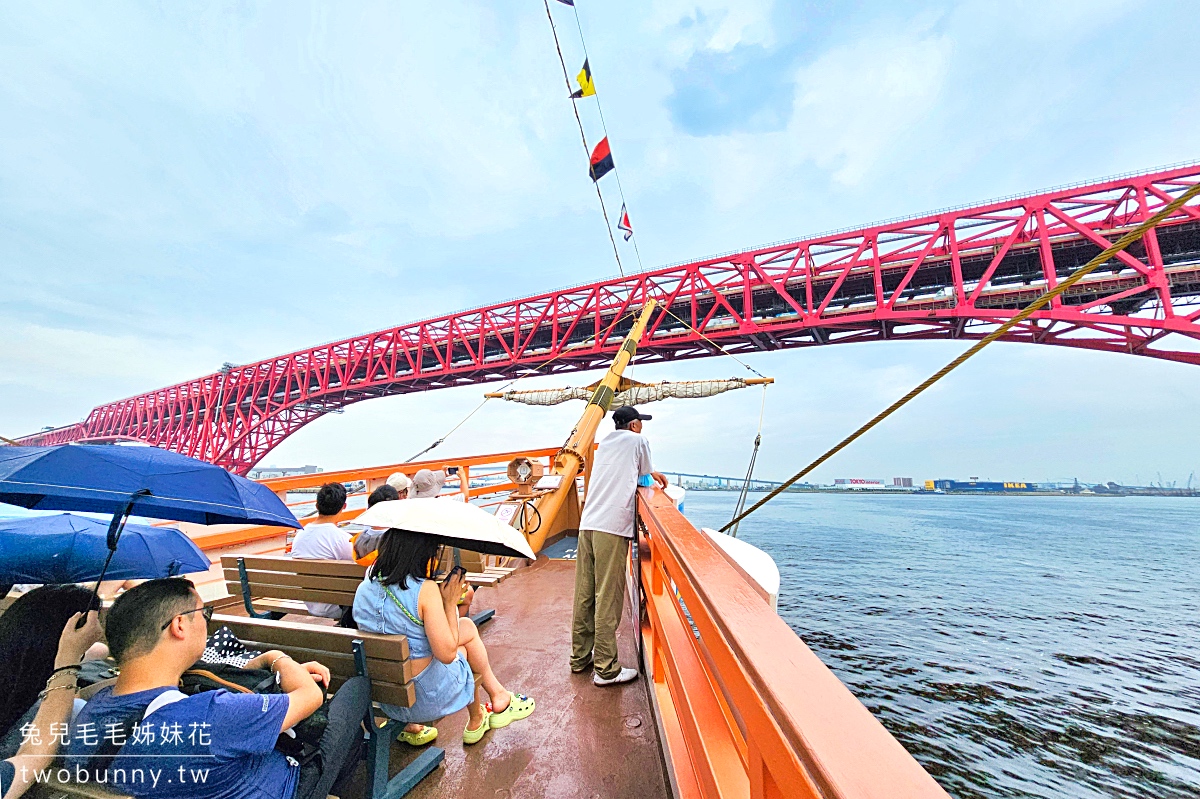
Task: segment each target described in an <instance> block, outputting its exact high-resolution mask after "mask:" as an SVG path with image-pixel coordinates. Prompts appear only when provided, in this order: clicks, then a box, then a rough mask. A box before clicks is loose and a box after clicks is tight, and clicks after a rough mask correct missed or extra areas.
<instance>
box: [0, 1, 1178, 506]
mask: <svg viewBox="0 0 1200 799" xmlns="http://www.w3.org/2000/svg"><path fill="white" fill-rule="evenodd" d="M578 1H579V8H580V12H581V17H582V23H583V29H584V32H585V34H586V36H587V41H588V54H589V56H590V58H591V66H592V69H593V73H594V75H595V77H596V82H597V86H598V88H599V91H600V92H601V99H602V102H603V104H604V112H605V120H606V122H607V126H608V132H609V134H610V136H611V141H612V148H613V153H614V156H615V158H616V161H617V164H618V166H619V168H620V174H621V180H622V183H623V187H624V192H625V195H626V198H627V200H628V202H629V209H630V213H631V216H632V218H633V222H634V226H635V228H636V229H637V232H638V241H639V245H640V249H641V255H642V260H643V263H644V265H645V266H646V267H647V268H649V267H652V266H655V265H659V264H663V263H668V262H676V261H681V260H685V259H689V258H693V257H698V256H703V255H705V254H708V253H712V252H718V251H727V250H733V249H739V248H743V247H748V246H751V245H754V244H757V243H760V242H764V241H774V240H779V239H785V238H795V237H798V236H802V235H805V234H810V233H815V232H819V231H821V230H825V229H829V228H837V227H844V226H848V225H855V224H865V223H869V222H871V221H873V220H876V219H882V218H890V217H896V216H906V215H915V214H917V213H919V212H921V211H924V210H928V209H931V208H938V207H943V206H947V205H954V204H959V203H968V202H973V201H979V200H984V199H987V198H990V197H994V196H1001V195H1008V194H1014V193H1020V192H1024V191H1031V190H1034V189H1038V188H1042V187H1047V186H1053V185H1058V184H1062V183H1068V182H1074V181H1081V180H1088V179H1092V178H1097V177H1101V176H1105V175H1109V174H1113V173H1119V172H1125V171H1132V170H1139V169H1147V168H1151V167H1154V166H1158V165H1162V164H1167V163H1173V162H1177V161H1184V160H1191V159H1194V158H1197V157H1200V150H1197V147H1196V141H1197V138H1196V130H1197V129H1198V127H1200V124H1198V123H1200V88H1198V87H1197V84H1196V81H1195V80H1194V77H1193V76H1192V74H1191V70H1189V69H1188V68H1187V62H1186V59H1185V58H1183V57H1181V56H1180V53H1182V52H1183V50H1182V49H1181V48H1184V45H1183V44H1182V43H1185V42H1189V41H1194V40H1195V39H1196V38H1197V36H1200V15H1197V14H1196V13H1195V8H1194V5H1193V4H1191V3H1189V2H1184V1H1183V0H1180V1H1179V2H1157V3H1149V2H1132V1H1131V2H1119V1H1117V0H1089V1H1088V2H1055V3H1044V2H1037V3H1035V2H1007V3H991V2H963V3H945V2H926V3H882V2H880V3H871V2H855V3H841V4H837V5H836V6H834V5H832V4H818V3H774V2H770V0H739V1H738V2H732V1H731V0H698V1H697V0H650V1H647V0H643V2H606V3H594V2H590V1H589V0H578ZM551 5H552V6H554V8H553V9H552V11H553V12H554V14H555V18H556V21H557V23H558V27H559V31H560V35H561V37H562V40H563V46H564V50H565V53H566V58H567V61H568V66H570V67H571V72H572V74H573V73H574V72H575V71H576V70H577V69H578V64H579V63H581V62H582V60H583V52H582V49H581V48H580V46H579V41H578V36H577V33H576V31H575V29H574V25H575V22H574V18H573V16H571V13H570V9H569V8H567V7H565V6H561V5H559V4H557V3H551ZM1184 49H1186V48H1184ZM564 94H565V91H564V87H563V84H562V74H561V69H560V67H559V65H558V62H557V56H556V55H555V53H554V49H553V42H552V40H551V38H550V34H549V29H548V26H547V21H546V18H545V11H544V9H543V7H542V5H541V4H540V2H531V1H530V0H526V1H525V2H521V3H516V2H487V3H484V2H462V3H454V4H429V3H421V4H418V3H403V4H402V3H394V2H389V3H370V2H363V3H355V4H350V5H348V4H334V3H309V4H305V5H303V6H301V5H300V4H295V3H282V2H279V3H235V2H226V3H201V2H193V3H167V4H150V3H119V2H114V3H106V4H104V5H103V7H100V6H97V5H95V4H87V3H40V4H21V5H14V4H7V5H5V6H4V7H3V9H0V282H2V285H3V299H2V302H0V319H2V322H3V324H2V325H0V433H3V434H4V435H17V434H23V433H27V432H31V431H33V430H36V429H38V428H40V427H41V426H43V425H51V424H62V423H67V422H71V421H75V420H77V419H80V418H82V417H83V416H85V415H86V414H87V412H88V411H89V410H90V409H91V408H92V407H93V406H94V405H96V404H99V403H102V402H105V401H108V400H112V399H117V398H120V397H123V396H127V395H130V394H134V393H139V392H141V391H144V390H148V389H151V388H154V387H157V386H160V385H166V384H170V383H173V382H177V381H179V380H184V379H187V378H191V377H194V376H196V375H199V374H202V373H206V372H210V371H212V370H214V369H216V368H217V367H219V366H220V364H221V363H222V362H225V361H230V362H234V363H242V362H248V361H253V360H258V359H260V358H264V357H269V356H272V355H276V354H279V353H283V352H288V351H291V350H293V349H297V348H300V347H303V346H306V345H310V344H315V343H318V342H321V341H327V340H333V339H338V338H342V337H345V336H349V335H353V334H356V333H361V332H365V331H367V330H371V329H375V328H382V327H387V326H391V325H394V324H399V323H402V322H405V321H410V320H413V319H416V318H421V317H425V316H429V315H433V314H438V313H443V312H450V311H454V310H459V309H462V308H465V307H469V306H471V305H476V304H483V303H488V302H493V301H498V300H501V299H505V298H508V297H515V296H521V295H524V294H527V293H532V292H536V291H540V290H544V289H546V288H550V287H555V286H562V285H567V284H571V283H575V282H579V281H584V280H589V279H595V278H600V277H604V276H607V275H610V274H613V273H614V272H615V264H614V263H613V260H612V252H611V248H610V246H609V244H608V239H607V234H606V233H605V232H604V229H603V223H602V221H601V219H600V215H599V210H598V207H597V203H596V198H595V194H594V191H593V189H592V184H591V181H590V180H589V179H588V178H587V175H586V166H585V164H586V159H585V157H584V154H583V152H582V148H581V145H580V143H579V138H578V133H577V131H576V130H575V128H574V125H575V123H574V118H573V116H572V114H571V109H570V105H569V102H568V101H567V100H566V99H565V97H564ZM581 108H582V110H583V111H584V121H585V124H586V125H587V126H588V128H589V135H590V136H591V138H592V140H593V141H594V140H595V139H596V138H598V137H599V120H598V118H597V117H596V116H595V114H594V107H593V106H592V105H591V104H588V105H585V106H581ZM603 186H604V189H605V191H606V193H607V196H608V197H609V201H610V204H611V206H612V207H613V209H614V210H615V208H616V207H619V204H620V200H619V198H618V197H617V196H616V194H615V184H614V182H613V181H611V180H609V181H605V182H604V184H603ZM623 250H624V251H625V254H626V257H627V258H628V259H629V260H631V261H632V252H630V251H629V250H628V249H627V248H623ZM961 348H962V345H961V344H954V343H946V342H924V343H920V342H918V343H903V344H896V343H883V344H872V345H850V346H839V347H830V348H824V349H805V350H793V351H790V352H786V353H779V354H771V355H763V356H757V357H755V358H754V359H753V363H754V365H755V367H756V368H757V369H759V370H761V371H763V372H765V373H767V374H770V375H772V376H774V377H775V378H776V379H777V380H778V383H777V385H776V386H775V387H773V388H772V389H771V390H770V392H769V393H768V398H767V414H766V426H765V430H764V445H763V452H762V455H761V458H760V468H759V473H760V474H761V475H763V476H786V475H787V474H790V473H791V472H792V471H794V470H795V468H798V467H799V465H801V463H800V462H801V461H803V460H805V459H806V458H809V457H811V456H813V455H815V454H817V453H819V451H820V450H822V449H823V448H824V447H826V446H827V445H829V444H831V443H833V442H834V441H836V440H837V438H839V437H840V436H841V435H842V434H844V433H846V432H848V431H849V430H851V429H853V427H855V426H856V425H857V424H858V423H860V422H861V421H862V420H864V419H866V418H869V416H871V415H872V414H874V413H875V412H876V411H877V410H879V409H880V408H881V407H883V406H884V405H886V404H887V403H888V402H890V401H891V400H892V399H894V398H895V397H896V396H898V395H899V394H901V393H903V392H904V391H905V390H907V389H908V388H910V387H911V386H912V385H914V384H915V383H917V382H919V381H920V380H921V379H922V378H923V377H924V376H925V375H927V374H928V373H930V372H932V371H933V370H935V369H936V368H938V367H939V366H940V365H941V364H942V363H944V362H945V361H946V360H948V359H949V358H951V357H953V356H954V355H955V354H957V353H958V352H959V351H961ZM739 372H740V367H739V366H738V365H737V364H735V363H733V362H732V361H730V360H728V359H709V360H705V361H699V362H692V363H689V364H683V365H676V366H672V367H670V368H663V369H654V370H651V369H649V368H642V369H638V370H637V374H636V376H637V377H639V378H640V379H643V380H646V379H684V378H699V377H708V376H727V375H732V374H738V373H739ZM587 379H588V376H585V375H579V376H576V377H575V380H576V381H578V382H579V383H580V384H582V382H583V381H586V380H587ZM527 382H528V384H529V386H530V387H535V386H538V385H544V384H545V383H544V382H539V381H537V380H532V381H527ZM563 382H567V381H565V380H563V379H561V378H560V379H555V380H552V381H550V384H561V383H563ZM1198 389H1200V370H1197V369H1194V368H1191V367H1187V366H1181V365H1177V364H1170V363H1160V362H1155V361H1151V360H1149V359H1140V358H1134V357H1128V356H1114V355H1102V354H1096V353H1084V352H1078V351H1073V350H1065V349H1058V348H1052V347H1033V346H1020V345H997V346H995V347H992V348H990V350H989V351H988V352H986V353H985V354H984V355H982V356H981V357H979V358H978V359H976V360H975V361H973V362H972V363H971V364H969V365H968V366H966V367H964V368H963V369H962V370H960V371H959V372H958V373H956V374H955V376H954V377H953V378H952V379H950V380H949V381H946V382H945V383H944V384H943V385H942V386H940V387H939V388H937V389H936V390H934V391H932V392H931V393H930V394H929V395H927V396H925V397H922V398H921V399H919V400H918V401H916V402H915V403H913V404H912V405H911V406H910V407H909V408H908V409H906V410H905V411H903V412H902V413H901V414H899V415H897V416H896V417H895V418H894V419H892V420H890V421H889V422H888V423H887V424H886V425H885V426H884V427H882V428H881V429H879V430H877V431H875V432H873V433H872V434H871V435H870V436H869V437H867V438H866V439H864V440H862V441H860V442H859V443H857V444H856V445H855V446H854V447H853V448H852V449H850V450H848V451H847V452H846V453H844V454H843V455H840V456H839V457H838V458H837V459H836V460H835V461H833V462H832V463H831V464H829V465H828V466H826V467H824V468H823V469H822V470H821V471H820V472H819V473H818V475H817V476H818V477H819V478H823V479H832V478H833V477H835V476H879V477H891V476H895V475H907V476H913V477H917V478H918V479H923V478H929V477H935V476H943V475H944V476H967V475H981V476H985V477H992V478H995V479H1035V480H1036V479H1047V478H1054V479H1065V478H1070V477H1073V476H1079V477H1081V478H1086V479H1101V478H1103V479H1114V480H1120V481H1133V480H1134V479H1135V478H1138V479H1140V480H1141V481H1142V482H1146V481H1147V480H1150V479H1157V474H1158V473H1159V472H1161V473H1162V475H1163V477H1164V478H1165V479H1167V480H1171V479H1175V480H1179V481H1180V482H1181V483H1182V482H1183V481H1185V480H1186V479H1187V476H1188V474H1189V473H1190V472H1191V471H1192V470H1193V469H1200V458H1196V457H1194V455H1193V453H1194V452H1195V451H1196V450H1197V446H1196V445H1197V443H1200V442H1198V439H1200V435H1198V430H1197V424H1196V420H1195V418H1196V417H1195V413H1194V407H1195V404H1194V398H1195V397H1196V396H1197V393H1198V392H1197V390H1198ZM480 393H481V390H480V389H479V388H478V387H476V388H466V389H456V390H452V391H442V392H438V393H436V394H426V395H420V396H407V397H399V398H392V399H388V400H376V401H373V402H368V403H362V404H360V405H357V406H353V407H351V408H348V409H347V410H346V412H345V413H343V414H339V415H332V416H328V417H326V418H324V419H322V420H320V421H318V422H316V423H314V424H312V425H310V426H309V427H308V428H306V429H304V430H302V431H300V432H299V433H297V434H296V435H294V436H293V437H292V438H290V439H289V440H288V441H287V442H285V443H284V444H283V445H282V446H281V447H280V448H278V449H277V450H276V451H275V452H274V453H272V454H271V455H269V456H268V458H267V459H266V461H265V462H267V463H280V464H293V463H319V464H321V465H323V466H326V467H330V468H333V467H340V466H353V465H359V464H369V463H382V462H393V461H398V460H403V459H404V458H406V457H408V456H409V455H411V454H412V453H414V452H416V451H418V450H420V449H422V448H423V447H424V446H426V445H427V444H428V443H429V442H430V441H431V440H432V439H434V438H436V437H437V436H438V435H440V434H441V433H442V432H444V431H445V430H448V429H449V428H450V427H452V426H453V425H454V424H455V423H457V422H458V421H459V420H460V419H461V418H462V417H463V416H464V415H465V414H466V413H467V412H469V411H470V409H471V408H473V407H474V406H475V405H476V404H477V403H478V401H479V397H480ZM758 400H759V397H758V396H757V395H754V394H752V393H751V392H749V391H743V392H733V393H730V394H727V395H724V396H722V397H720V398H714V399H711V400H705V401H693V402H690V403H684V402H668V403H663V404H660V405H659V406H657V407H656V408H655V413H656V419H655V420H654V422H653V423H652V424H650V425H648V426H647V432H648V433H649V434H650V435H651V436H652V441H653V443H654V448H655V455H656V459H657V460H658V462H659V465H660V466H661V467H663V468H669V469H685V468H686V469H687V470H691V471H695V470H701V469H703V470H708V471H720V472H723V473H739V472H741V471H742V470H743V468H744V463H745V460H746V458H747V457H748V455H749V447H750V443H751V441H752V439H753V436H754V432H755V428H756V425H757V414H758ZM578 410H579V408H578V407H577V406H564V407H560V408H558V409H554V410H538V409H527V408H515V407H501V406H500V404H499V403H492V404H491V405H489V406H488V407H486V408H485V409H484V410H483V411H481V412H480V413H479V414H478V415H477V416H476V417H474V418H473V419H472V420H471V422H469V423H468V424H467V425H466V426H464V427H463V428H462V430H460V431H459V432H458V433H456V435H455V436H454V437H453V438H452V439H450V441H448V442H447V444H445V445H444V448H443V450H442V451H444V452H447V453H462V452H480V451H489V450H491V451H499V450H503V449H510V448H513V447H519V446H524V445H531V446H533V445H538V446H541V445H553V444H556V443H558V442H559V441H560V440H561V439H562V438H563V436H564V435H565V433H566V431H567V430H568V429H569V427H570V424H571V421H572V419H573V417H574V416H575V414H577V412H578Z"/></svg>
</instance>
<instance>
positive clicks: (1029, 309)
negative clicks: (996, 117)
mask: <svg viewBox="0 0 1200 799" xmlns="http://www.w3.org/2000/svg"><path fill="white" fill-rule="evenodd" d="M1197 194H1200V183H1196V184H1195V185H1193V186H1191V187H1190V188H1188V189H1187V190H1186V191H1184V192H1183V193H1182V194H1180V195H1179V196H1178V197H1176V198H1175V199H1174V200H1172V201H1171V202H1170V203H1168V204H1167V205H1165V206H1164V207H1163V208H1162V209H1160V210H1159V211H1158V213H1156V214H1154V215H1153V216H1152V217H1150V218H1149V219H1147V220H1146V221H1145V222H1142V223H1141V224H1140V225H1138V226H1137V227H1135V228H1134V229H1133V230H1131V231H1129V232H1128V233H1126V234H1125V235H1123V236H1121V238H1119V239H1117V240H1116V241H1115V242H1113V243H1112V244H1111V245H1109V247H1108V248H1107V249H1105V250H1104V251H1103V252H1101V253H1100V254H1099V255H1097V256H1096V257H1095V258H1093V259H1092V260H1090V261H1088V262H1087V263H1086V264H1084V265H1083V266H1081V267H1079V269H1077V270H1075V271H1074V272H1072V273H1071V275H1070V276H1069V277H1067V279H1066V280H1064V281H1063V282H1062V283H1059V284H1058V285H1057V286H1055V287H1054V288H1052V289H1050V290H1049V291H1047V292H1045V293H1044V294H1042V295H1041V296H1040V297H1038V298H1037V299H1035V300H1034V301H1033V302H1031V303H1029V305H1027V306H1025V308H1024V309H1022V310H1021V312H1020V313H1018V314H1017V315H1016V316H1013V317H1012V318H1011V319H1009V320H1008V321H1007V322H1005V323H1004V324H1002V325H1000V327H998V328H996V329H995V330H993V331H992V332H991V333H989V334H987V335H986V336H984V337H983V338H982V339H980V340H979V341H978V342H977V343H976V344H975V345H974V346H973V347H971V348H970V349H968V350H967V351H966V352H964V353H963V354H962V355H959V356H958V357H957V358H955V359H954V360H953V361H951V362H950V363H948V364H946V365H945V366H943V367H942V368H941V369H939V370H938V371H937V372H936V373H935V374H934V375H933V376H932V377H929V378H928V379H927V380H925V382H923V383H921V385H919V386H917V387H916V388H914V389H913V390H912V391H910V392H908V393H907V394H905V395H904V396H903V397H901V398H900V399H898V400H896V401H895V402H893V403H892V404H891V405H889V406H888V407H887V408H885V409H884V410H883V411H881V412H880V413H879V414H877V415H876V416H875V418H873V419H872V420H871V421H869V422H867V423H866V424H864V425H863V426H862V427H860V428H858V429H857V430H855V431H854V432H853V433H851V434H850V435H848V436H846V437H845V438H843V439H842V440H841V441H839V442H838V443H837V444H835V445H834V446H833V447H830V448H829V449H828V450H826V452H825V454H823V455H821V457H819V458H817V459H816V460H815V461H813V462H812V463H810V464H809V465H808V466H805V467H804V468H803V469H801V470H800V471H798V472H796V473H795V474H794V475H792V476H791V477H790V478H788V479H787V480H786V481H785V482H783V483H782V484H780V485H779V486H778V487H776V488H775V489H774V490H772V491H771V493H769V494H767V495H766V496H765V497H763V498H762V499H760V500H759V501H758V502H755V503H754V504H753V505H752V506H751V507H750V509H749V510H746V511H743V512H741V513H739V514H738V515H737V516H736V517H734V519H733V520H732V521H731V522H729V524H727V525H725V526H724V527H722V528H721V532H725V531H726V530H728V529H730V528H731V527H734V526H735V525H737V524H738V523H739V522H741V520H742V519H744V518H746V517H747V516H749V515H750V514H751V513H754V511H756V510H758V509H759V508H761V507H762V506H763V505H765V504H767V503H768V502H770V501H771V500H772V499H774V498H775V497H777V496H779V495H780V494H781V493H783V492H784V491H785V490H787V489H788V488H789V487H790V486H791V485H792V484H793V483H795V482H796V481H797V480H799V479H800V478H801V477H804V476H805V475H806V474H808V473H809V472H811V471H812V470H813V469H816V468H817V467H818V466H820V465H821V464H822V463H824V462H825V461H827V460H829V459H830V458H832V457H833V456H834V455H836V454H837V453H839V452H841V451H842V450H843V449H845V448H846V447H847V446H849V445H850V444H852V443H853V442H854V441H855V440H856V439H858V438H859V437H860V436H862V435H863V434H864V433H866V432H867V431H868V430H870V429H871V428H872V427H875V425H877V424H879V423H880V422H882V421H883V420H884V419H886V418H888V417H889V416H891V415H892V414H893V413H895V412H896V411H898V410H900V408H902V407H904V406H905V405H907V404H908V403H909V401H910V400H912V399H913V398H915V397H916V396H917V395H918V394H920V393H921V392H923V391H924V390H925V389H927V388H929V387H930V386H932V385H933V384H934V383H936V382H937V381H939V380H941V379H942V378H943V377H945V376H946V375H948V374H950V372H952V371H954V370H955V369H957V368H958V367H959V366H962V365H963V363H965V362H966V361H967V359H969V358H971V357H972V356H973V355H975V354H976V353H978V352H979V351H980V350H982V349H983V348H984V347H986V346H987V345H989V344H991V343H992V342H993V341H995V340H996V339H998V338H1000V337H1001V336H1003V335H1004V334H1005V333H1007V332H1008V331H1010V330H1012V329H1013V328H1014V327H1016V326H1017V325H1019V324H1021V323H1022V322H1024V321H1025V320H1026V319H1028V318H1029V317H1031V316H1033V315H1034V314H1035V313H1037V312H1038V311H1040V310H1041V309H1042V308H1045V307H1046V306H1047V305H1049V304H1050V302H1051V301H1052V300H1053V299H1054V298H1055V297H1058V296H1059V295H1061V294H1062V293H1063V292H1064V291H1066V290H1067V289H1069V288H1070V287H1071V286H1073V285H1075V284H1076V283H1078V282H1079V281H1080V280H1082V279H1083V278H1084V277H1086V276H1087V275H1089V274H1091V273H1092V272H1093V271H1095V270H1096V269H1098V268H1099V267H1101V266H1103V265H1104V264H1105V263H1107V262H1108V261H1109V260H1110V259H1111V258H1112V257H1113V256H1114V255H1116V254H1117V253H1120V252H1122V251H1124V250H1125V248H1127V247H1128V246H1129V245H1130V244H1133V243H1134V242H1135V241H1137V240H1139V239H1140V238H1141V237H1142V236H1144V235H1145V234H1146V231H1148V230H1150V229H1151V228H1153V227H1155V226H1156V225H1158V223H1159V222H1161V221H1162V220H1164V219H1166V218H1167V217H1168V216H1170V215H1171V214H1173V213H1175V211H1176V210H1178V209H1179V207H1180V206H1182V205H1183V204H1184V203H1186V202H1188V201H1189V200H1191V199H1192V198H1193V197H1195V196H1196V195H1197ZM672 316H674V314H672ZM676 318H678V317H676ZM680 321H682V320H680Z"/></svg>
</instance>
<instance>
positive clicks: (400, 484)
mask: <svg viewBox="0 0 1200 799" xmlns="http://www.w3.org/2000/svg"><path fill="white" fill-rule="evenodd" d="M387 484H388V485H390V486H391V487H392V488H394V489H396V493H397V494H399V495H400V496H398V497H397V499H408V492H409V489H411V488H412V480H409V479H408V475H406V474H405V473H404V472H396V473H395V474H393V475H391V476H390V477H388V479H387Z"/></svg>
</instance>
